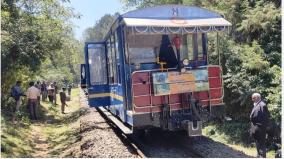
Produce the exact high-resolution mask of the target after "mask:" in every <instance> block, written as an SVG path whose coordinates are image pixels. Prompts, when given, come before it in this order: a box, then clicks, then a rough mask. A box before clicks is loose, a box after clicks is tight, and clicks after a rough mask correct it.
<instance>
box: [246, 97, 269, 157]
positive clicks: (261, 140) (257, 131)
mask: <svg viewBox="0 0 284 159" xmlns="http://www.w3.org/2000/svg"><path fill="white" fill-rule="evenodd" d="M252 101H253V102H254V104H253V105H254V107H253V109H252V111H251V114H250V121H251V129H250V133H251V135H252V137H253V138H254V139H255V144H256V149H257V157H261V158H265V157H266V147H265V138H266V128H267V125H268V121H269V116H270V115H269V111H268V109H267V106H266V104H265V103H264V102H263V101H262V100H261V96H260V94H259V93H254V94H253V95H252Z"/></svg>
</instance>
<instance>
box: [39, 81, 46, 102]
mask: <svg viewBox="0 0 284 159" xmlns="http://www.w3.org/2000/svg"><path fill="white" fill-rule="evenodd" d="M40 88H41V95H42V101H45V100H46V98H47V85H46V84H45V81H43V82H42V84H41V87H40Z"/></svg>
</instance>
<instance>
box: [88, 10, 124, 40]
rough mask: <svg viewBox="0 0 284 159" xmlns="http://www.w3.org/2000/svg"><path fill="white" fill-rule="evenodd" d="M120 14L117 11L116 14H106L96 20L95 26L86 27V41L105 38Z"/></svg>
mask: <svg viewBox="0 0 284 159" xmlns="http://www.w3.org/2000/svg"><path fill="white" fill-rule="evenodd" d="M118 15H119V13H115V14H114V15H110V14H106V15H104V16H103V17H102V18H101V19H100V20H99V21H97V22H96V24H95V26H93V27H90V28H87V29H85V31H84V33H83V37H84V41H85V42H92V41H101V40H103V38H104V37H105V36H106V34H107V32H108V31H109V29H110V27H111V25H112V24H113V23H114V20H115V19H116V18H117V17H118Z"/></svg>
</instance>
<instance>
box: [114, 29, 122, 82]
mask: <svg viewBox="0 0 284 159" xmlns="http://www.w3.org/2000/svg"><path fill="white" fill-rule="evenodd" d="M118 41H119V39H118V32H116V34H115V52H116V59H117V74H118V83H121V77H120V68H119V67H120V63H119V49H118Z"/></svg>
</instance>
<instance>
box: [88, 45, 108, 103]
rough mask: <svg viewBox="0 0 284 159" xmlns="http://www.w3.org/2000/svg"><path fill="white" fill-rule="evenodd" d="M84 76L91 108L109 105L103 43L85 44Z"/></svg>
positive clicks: (105, 57)
mask: <svg viewBox="0 0 284 159" xmlns="http://www.w3.org/2000/svg"><path fill="white" fill-rule="evenodd" d="M85 55H86V56H85V58H86V59H85V60H86V73H87V74H86V75H87V83H88V100H89V105H90V106H91V107H99V106H108V105H110V96H109V83H108V79H107V77H108V70H107V60H106V59H107V56H106V46H105V42H96V43H86V45H85Z"/></svg>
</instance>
